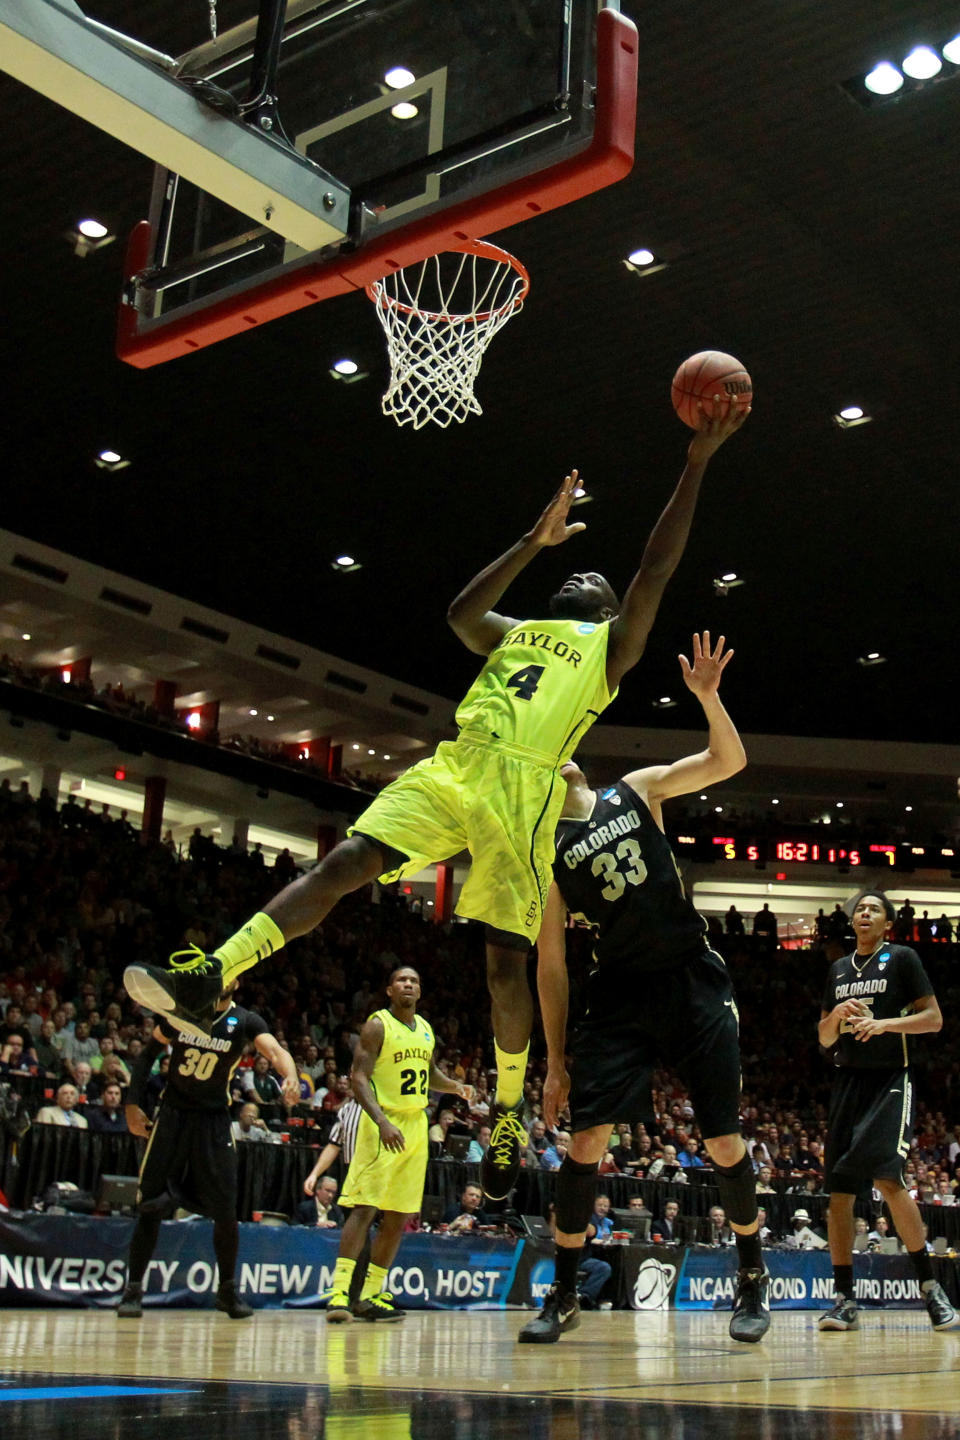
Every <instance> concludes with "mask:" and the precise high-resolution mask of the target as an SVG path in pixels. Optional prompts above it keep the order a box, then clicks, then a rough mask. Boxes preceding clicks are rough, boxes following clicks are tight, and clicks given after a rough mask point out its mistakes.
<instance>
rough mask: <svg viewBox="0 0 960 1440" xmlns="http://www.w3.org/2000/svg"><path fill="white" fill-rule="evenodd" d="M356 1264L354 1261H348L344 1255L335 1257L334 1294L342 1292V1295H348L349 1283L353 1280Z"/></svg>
mask: <svg viewBox="0 0 960 1440" xmlns="http://www.w3.org/2000/svg"><path fill="white" fill-rule="evenodd" d="M356 1264H357V1262H356V1260H348V1259H347V1257H346V1256H345V1255H338V1256H337V1263H336V1265H334V1267H333V1289H334V1292H337V1293H339V1292H342V1293H343V1294H344V1295H349V1294H350V1281H351V1280H352V1279H353V1272H354V1270H355V1269H356Z"/></svg>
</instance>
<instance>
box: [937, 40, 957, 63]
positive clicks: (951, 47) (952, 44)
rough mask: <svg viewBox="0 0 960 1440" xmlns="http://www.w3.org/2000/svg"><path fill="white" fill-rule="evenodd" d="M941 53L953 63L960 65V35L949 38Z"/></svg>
mask: <svg viewBox="0 0 960 1440" xmlns="http://www.w3.org/2000/svg"><path fill="white" fill-rule="evenodd" d="M941 54H942V55H943V58H944V60H947V61H949V63H950V64H951V65H960V35H954V37H953V39H952V40H948V41H947V43H946V45H944V47H943V49H942V51H941Z"/></svg>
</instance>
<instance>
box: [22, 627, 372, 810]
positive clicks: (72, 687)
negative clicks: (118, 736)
mask: <svg viewBox="0 0 960 1440" xmlns="http://www.w3.org/2000/svg"><path fill="white" fill-rule="evenodd" d="M0 680H6V681H8V682H9V683H10V684H13V685H20V686H22V687H23V688H24V689H27V690H35V691H37V692H39V693H41V694H45V695H54V696H56V697H57V698H58V699H60V700H68V701H71V702H73V703H74V704H78V705H93V706H95V707H96V708H97V709H98V710H103V711H106V712H107V714H110V715H115V716H117V718H118V719H123V720H136V721H139V722H140V723H142V724H144V725H153V726H156V727H158V728H160V729H164V730H175V731H176V732H177V733H179V734H183V735H188V736H190V737H191V738H192V739H194V740H198V741H202V742H203V743H204V744H206V745H219V746H222V747H223V748H224V749H227V750H236V751H239V752H240V753H241V754H244V755H250V756H252V757H253V758H254V759H257V760H266V761H268V762H269V763H270V764H272V765H283V766H286V767H287V768H292V769H294V770H307V771H310V772H312V773H313V774H316V775H321V776H323V777H324V778H325V779H326V778H330V779H335V780H336V781H337V782H338V783H341V784H344V785H349V786H351V787H352V788H354V789H356V788H360V789H364V790H371V791H373V790H378V789H380V788H382V786H383V785H384V784H386V777H377V779H376V780H371V779H370V777H368V776H365V775H363V774H362V773H361V772H353V771H343V772H342V773H338V774H336V775H331V774H330V772H329V769H328V764H327V759H326V757H325V756H324V757H323V758H322V759H321V758H315V757H314V756H313V755H312V754H311V750H310V746H309V744H305V745H303V746H288V745H286V744H285V743H284V742H283V741H280V740H276V741H274V740H265V739H263V738H262V737H260V736H257V735H242V734H234V735H229V736H222V735H221V733H220V731H219V730H217V729H215V728H211V727H209V726H207V725H203V724H201V725H196V723H195V722H194V723H191V719H190V716H191V714H192V713H193V712H191V711H189V710H187V709H186V708H184V707H183V706H181V708H180V709H179V710H178V709H177V708H176V707H175V706H171V707H170V708H169V709H160V708H159V707H158V706H157V705H155V704H154V703H153V701H152V700H146V699H143V698H142V697H141V696H138V695H136V694H135V693H134V692H133V691H132V690H128V689H127V688H126V687H125V686H124V685H122V684H120V683H117V684H110V683H107V684H104V685H101V686H99V688H98V687H97V686H96V685H95V684H94V683H93V681H92V680H88V679H83V678H82V677H80V676H78V675H75V674H73V673H72V672H71V670H70V669H69V667H60V666H45V667H37V666H30V665H25V664H23V662H22V661H20V660H17V659H14V658H13V657H11V656H10V655H8V654H6V653H4V654H2V655H0Z"/></svg>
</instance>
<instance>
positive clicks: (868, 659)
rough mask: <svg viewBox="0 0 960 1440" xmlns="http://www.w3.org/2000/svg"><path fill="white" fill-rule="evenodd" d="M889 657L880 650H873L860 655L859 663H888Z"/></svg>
mask: <svg viewBox="0 0 960 1440" xmlns="http://www.w3.org/2000/svg"><path fill="white" fill-rule="evenodd" d="M886 663H887V657H886V656H885V655H881V654H880V651H879V650H871V651H870V652H869V654H867V655H858V656H857V664H858V665H886Z"/></svg>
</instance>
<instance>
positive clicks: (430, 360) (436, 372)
mask: <svg viewBox="0 0 960 1440" xmlns="http://www.w3.org/2000/svg"><path fill="white" fill-rule="evenodd" d="M529 288H530V280H529V277H528V275H527V272H526V271H525V270H524V268H523V266H522V265H521V264H520V262H519V261H518V260H515V259H514V258H513V256H512V255H508V254H507V252H506V251H505V250H500V249H498V247H497V246H495V245H490V244H487V243H486V242H484V241H470V242H468V243H467V244H466V245H465V246H464V248H463V249H462V250H447V251H444V252H443V253H442V254H440V255H431V256H430V257H429V259H427V260H421V261H419V262H418V263H417V264H414V265H407V266H406V267H405V268H404V269H402V270H398V271H396V272H395V273H393V274H391V275H386V276H384V278H383V279H382V280H378V281H376V283H375V284H373V285H370V286H368V288H367V294H368V295H369V296H370V298H371V300H373V302H374V304H375V305H376V308H377V314H378V315H379V317H380V323H381V325H382V326H383V329H384V333H385V334H386V337H387V353H388V355H389V357H390V384H389V386H388V388H387V390H386V392H385V394H384V396H383V401H382V408H383V413H384V415H392V416H393V418H394V420H396V422H397V424H398V425H412V426H413V428H414V430H419V429H420V427H421V426H422V425H426V424H427V422H428V421H433V423H434V424H435V425H440V426H442V427H444V428H445V427H446V426H447V425H449V424H450V422H451V421H452V420H456V421H459V422H461V423H462V422H463V421H464V420H466V418H467V416H468V415H482V414H483V411H482V409H481V406H480V402H479V401H478V400H477V398H476V396H475V395H474V393H473V387H474V384H475V383H476V379H477V374H478V373H479V370H480V365H481V362H482V360H483V357H484V354H485V352H486V349H487V346H488V345H489V344H490V341H491V340H492V339H493V337H494V335H496V333H497V331H498V330H500V329H501V328H502V326H504V325H505V324H506V323H507V321H508V320H509V319H510V317H511V316H512V315H515V314H516V313H517V311H518V310H519V309H520V308H521V307H522V305H523V302H524V299H525V297H526V295H527V291H528V290H529Z"/></svg>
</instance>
